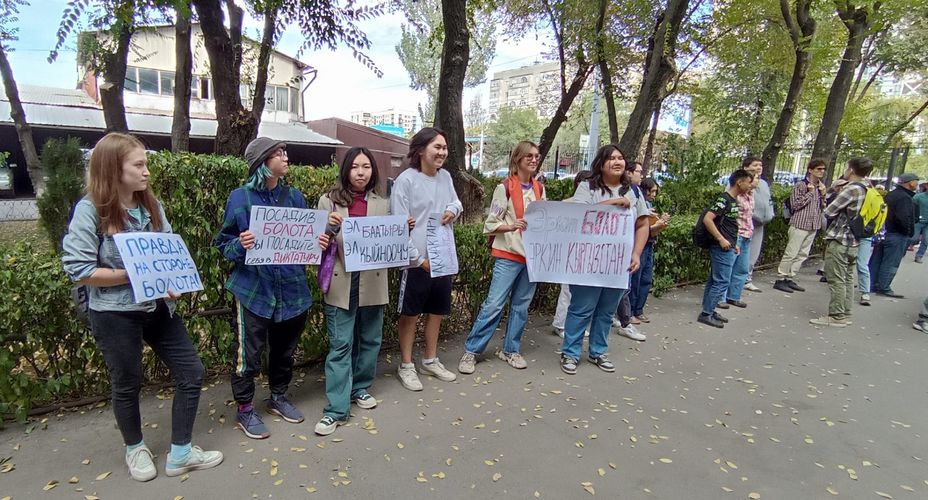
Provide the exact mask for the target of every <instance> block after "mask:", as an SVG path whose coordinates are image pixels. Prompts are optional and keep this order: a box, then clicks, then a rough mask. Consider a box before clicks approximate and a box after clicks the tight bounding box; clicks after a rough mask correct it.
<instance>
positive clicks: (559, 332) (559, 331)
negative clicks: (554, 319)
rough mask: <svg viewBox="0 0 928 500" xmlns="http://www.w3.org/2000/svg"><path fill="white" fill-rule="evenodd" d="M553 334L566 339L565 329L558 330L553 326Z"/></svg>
mask: <svg viewBox="0 0 928 500" xmlns="http://www.w3.org/2000/svg"><path fill="white" fill-rule="evenodd" d="M551 333H553V334H555V335H557V336H558V337H560V338H564V329H563V328H558V327H556V326H552V327H551Z"/></svg>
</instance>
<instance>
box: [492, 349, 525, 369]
mask: <svg viewBox="0 0 928 500" xmlns="http://www.w3.org/2000/svg"><path fill="white" fill-rule="evenodd" d="M496 357H498V358H499V359H501V360H503V361H505V362H507V363H509V366H511V367H513V368H515V369H516V370H524V369H525V368H526V367H527V366H528V363H526V362H525V358H523V357H522V355H521V354H519V353H517V352H503V351H497V352H496Z"/></svg>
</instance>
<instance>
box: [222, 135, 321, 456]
mask: <svg viewBox="0 0 928 500" xmlns="http://www.w3.org/2000/svg"><path fill="white" fill-rule="evenodd" d="M286 147H287V145H286V144H284V143H283V142H280V141H275V140H272V139H268V138H267V137H258V138H257V139H255V140H253V141H251V142H250V143H249V144H248V146H247V147H246V148H245V161H246V162H247V163H248V181H247V182H246V183H245V185H244V186H242V187H240V188H238V189H236V190H235V191H232V193H231V194H230V195H229V200H228V201H227V202H226V212H225V220H224V221H223V224H222V229H221V230H220V232H219V234H218V235H217V236H216V241H215V245H216V246H217V247H218V248H219V251H220V252H222V255H223V256H224V257H225V258H226V259H229V260H230V261H232V262H234V263H235V267H234V268H233V269H232V274H231V276H229V279H228V280H227V281H226V289H227V290H229V291H230V292H232V294H233V295H234V296H235V319H236V331H235V334H236V335H235V341H236V344H237V345H236V363H235V370H234V371H233V372H232V395H233V396H234V397H235V402H236V403H238V412H237V419H238V422H237V424H236V427H238V428H239V429H241V430H242V432H244V433H245V435H246V436H248V437H250V438H252V439H264V438H266V437H268V436H270V435H271V434H270V432H269V431H268V429H267V426H265V425H264V422H263V421H262V420H261V417H260V416H258V414H257V412H255V407H254V403H253V399H254V395H255V375H257V374H258V371H259V370H260V369H261V355H262V353H263V352H264V347H265V345H267V346H268V385H269V386H270V389H271V395H270V398H268V399H267V411H268V413H271V414H272V415H277V416H279V417H280V418H282V419H284V420H285V421H287V422H290V423H300V422H302V421H303V414H302V413H301V412H300V410H299V409H297V408H296V407H295V406H294V405H293V404H292V403H291V402H290V400H289V399H287V396H286V392H287V388H288V387H289V385H290V380H291V379H292V378H293V351H294V350H295V349H296V343H297V341H298V340H299V338H300V334H301V333H302V332H303V327H304V325H305V324H306V311H307V310H308V309H309V307H310V305H312V295H311V294H310V293H309V285H308V284H307V283H306V269H305V266H303V265H261V266H257V265H254V266H253V265H246V264H245V255H246V253H247V251H248V249H249V248H251V247H253V246H254V244H255V235H254V233H252V232H251V231H250V230H249V229H248V228H249V223H250V216H251V208H252V207H253V206H270V207H291V208H307V207H306V200H305V199H304V198H303V194H302V193H300V190H299V189H291V188H290V186H288V185H287V184H286V183H285V182H284V181H283V177H284V175H286V174H287V171H288V170H289V168H290V167H289V163H288V161H287V149H286ZM320 243H321V244H322V245H323V247H324V246H327V244H328V236H326V235H321V236H320Z"/></svg>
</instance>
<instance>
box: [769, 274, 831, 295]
mask: <svg viewBox="0 0 928 500" xmlns="http://www.w3.org/2000/svg"><path fill="white" fill-rule="evenodd" d="M823 278H824V276H823ZM773 288H774V289H775V290H779V291H781V292H786V293H793V291H794V290H793V289H792V288H790V286H789V280H776V282H774V284H773Z"/></svg>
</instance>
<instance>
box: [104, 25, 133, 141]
mask: <svg viewBox="0 0 928 500" xmlns="http://www.w3.org/2000/svg"><path fill="white" fill-rule="evenodd" d="M117 23H118V25H119V26H118V32H117V33H116V51H115V52H113V53H112V54H104V56H103V79H104V80H106V83H104V84H103V85H100V103H101V104H102V105H103V120H104V121H105V122H106V131H107V132H129V124H128V122H126V105H125V102H124V101H123V95H122V94H123V89H124V88H125V85H126V66H127V65H128V64H129V42H130V41H131V39H132V29H133V28H132V24H131V21H128V22H127V21H122V20H120V21H117Z"/></svg>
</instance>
